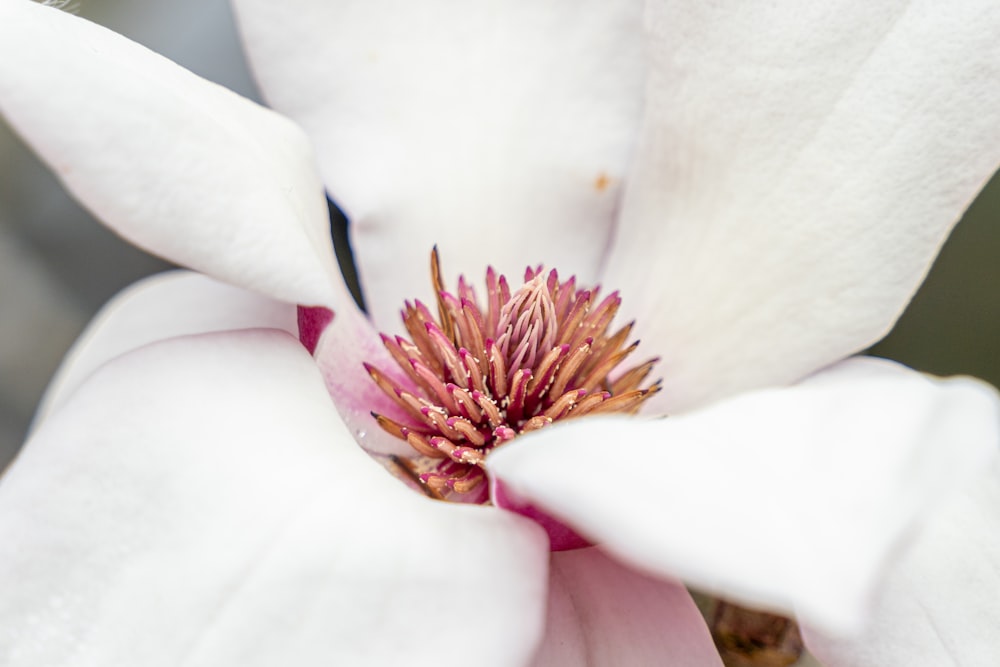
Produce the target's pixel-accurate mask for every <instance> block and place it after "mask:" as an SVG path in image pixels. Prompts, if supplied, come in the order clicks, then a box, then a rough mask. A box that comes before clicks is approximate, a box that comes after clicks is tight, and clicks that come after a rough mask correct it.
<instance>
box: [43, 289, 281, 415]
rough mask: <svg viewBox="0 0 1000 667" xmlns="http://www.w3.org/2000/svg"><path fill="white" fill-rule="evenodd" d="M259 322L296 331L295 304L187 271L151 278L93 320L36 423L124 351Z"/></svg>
mask: <svg viewBox="0 0 1000 667" xmlns="http://www.w3.org/2000/svg"><path fill="white" fill-rule="evenodd" d="M256 328H275V329H283V330H284V331H287V332H289V333H291V334H293V335H294V334H296V333H297V328H296V324H295V307H294V306H290V305H288V304H286V303H280V302H277V301H272V300H271V299H268V298H266V297H262V296H259V295H257V294H254V293H252V292H247V291H245V290H241V289H239V288H238V287H231V286H229V285H226V284H224V283H220V282H218V281H216V280H212V279H211V278H208V277H206V276H203V275H200V274H197V273H190V272H187V271H172V272H169V273H161V274H159V275H157V276H152V277H150V278H146V279H145V280H142V281H140V282H138V283H136V284H134V285H132V286H131V287H129V288H128V289H126V290H124V291H122V292H121V293H120V294H118V295H117V296H115V298H114V299H112V300H111V301H110V302H108V303H107V304H106V305H105V306H104V307H103V308H102V309H101V311H100V312H99V313H98V314H97V315H96V316H95V317H94V319H93V320H92V321H91V322H90V324H89V325H87V328H86V330H84V332H83V334H81V336H80V338H79V339H78V340H77V341H76V343H75V344H74V345H73V348H72V349H71V350H70V352H69V354H67V355H66V359H65V360H64V361H63V363H62V366H60V368H59V371H58V372H57V373H56V375H55V377H54V378H53V379H52V382H51V383H50V384H49V387H48V389H47V390H46V393H45V397H44V398H43V399H42V404H41V406H39V408H38V413H37V415H36V417H35V426H37V425H38V423H40V422H41V421H42V420H44V419H45V418H46V416H47V415H48V414H50V413H51V412H52V411H53V410H55V409H57V408H58V407H59V406H60V405H61V404H62V403H63V402H65V400H66V399H67V398H68V397H69V396H70V395H71V394H72V393H73V392H74V391H75V390H76V388H77V387H79V386H80V383H81V382H83V381H84V380H85V379H86V378H87V377H88V376H89V375H90V374H91V373H92V372H93V371H94V370H95V369H97V368H98V367H100V366H101V365H103V364H104V363H106V362H107V361H110V360H111V359H114V358H115V357H117V356H119V355H122V354H124V353H126V352H129V351H131V350H135V349H137V348H140V347H142V346H143V345H148V344H149V343H153V342H155V341H158V340H166V339H167V338H174V337H176V336H184V335H188V334H197V333H207V332H210V331H226V330H231V329H256Z"/></svg>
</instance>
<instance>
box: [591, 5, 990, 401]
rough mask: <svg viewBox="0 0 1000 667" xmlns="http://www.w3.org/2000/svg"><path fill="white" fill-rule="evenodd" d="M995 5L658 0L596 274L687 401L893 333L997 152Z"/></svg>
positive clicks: (668, 394) (776, 376)
mask: <svg viewBox="0 0 1000 667" xmlns="http://www.w3.org/2000/svg"><path fill="white" fill-rule="evenodd" d="M998 32H1000V5H998V4H997V3H996V2H994V1H993V0H962V1H961V2H957V3H947V4H944V3H939V2H934V0H918V1H910V0H893V1H892V2H881V3H878V5H877V7H873V6H872V5H871V3H864V2H853V1H851V0H840V1H838V2H810V3H802V2H797V1H795V0H786V1H780V2H768V3H759V2H754V3H734V2H727V3H703V2H680V1H677V0H670V1H660V2H652V3H649V8H648V12H647V35H646V41H647V45H648V53H649V57H650V63H649V70H650V79H649V87H648V89H647V100H646V110H645V121H644V125H643V129H642V135H641V138H640V141H639V153H638V155H637V162H636V165H635V171H634V173H633V176H632V178H631V180H630V181H629V184H628V188H627V194H626V197H625V203H624V208H623V212H622V217H621V220H620V224H619V225H618V226H617V227H616V229H615V240H614V248H613V250H612V254H611V259H610V262H609V264H608V266H607V271H606V273H605V275H604V276H603V278H604V280H605V282H606V283H607V284H608V285H613V286H614V287H616V288H621V289H622V293H623V294H625V295H626V296H627V299H626V301H625V303H624V304H623V309H624V312H626V313H628V314H630V315H632V316H637V317H638V327H639V328H638V330H637V331H638V333H639V335H640V336H641V337H642V338H643V340H644V341H646V342H647V344H650V343H652V344H653V345H655V346H657V349H656V352H657V353H658V354H660V355H662V356H663V359H664V361H663V365H662V367H661V368H662V372H663V375H664V381H665V391H664V392H663V393H662V394H661V395H660V396H659V397H657V399H656V400H657V401H658V405H659V406H660V407H661V408H664V409H666V411H668V412H671V411H673V412H676V411H677V410H679V409H685V408H689V407H692V406H694V405H698V404H701V403H704V402H706V401H708V400H711V399H714V398H719V397H721V396H724V395H728V394H732V393H734V392H737V391H740V390H744V389H749V388H753V387H759V386H764V385H769V384H785V383H788V382H793V381H795V380H797V379H799V378H801V377H803V376H805V375H806V374H808V373H811V372H813V371H814V370H816V369H818V368H820V367H822V366H824V365H826V364H828V363H831V362H833V361H835V360H837V359H840V358H843V357H845V356H847V355H849V354H851V353H853V352H855V351H857V350H859V349H862V348H864V347H866V346H867V345H869V344H871V343H872V342H874V341H876V340H878V339H879V338H881V337H882V336H883V335H884V334H885V333H886V331H888V329H889V328H890V327H891V326H892V324H893V322H894V321H895V319H896V318H897V317H898V315H899V313H900V312H902V309H903V308H904V306H905V305H906V303H907V302H908V301H909V299H910V297H911V296H912V294H913V292H914V291H915V290H916V288H917V286H918V285H919V284H920V282H921V281H922V280H923V277H924V275H925V273H926V271H927V269H928V267H929V266H930V263H931V261H932V260H933V258H934V256H935V255H936V253H937V250H938V248H939V246H940V244H941V243H942V242H943V241H944V239H945V237H946V236H947V234H948V231H949V230H950V228H951V226H952V225H953V224H954V223H955V222H956V221H957V220H958V218H959V216H960V215H961V213H962V212H963V211H964V209H965V208H966V206H967V205H968V204H969V202H971V201H972V199H973V197H975V195H976V194H977V193H978V192H979V190H980V189H981V188H982V186H983V184H984V183H985V182H986V180H987V179H988V178H989V177H990V176H991V175H992V174H993V173H994V172H995V171H996V169H997V165H998V159H1000V153H998V151H997V149H996V147H997V146H998V145H1000V86H997V81H1000V40H997V39H996V35H997V34H998Z"/></svg>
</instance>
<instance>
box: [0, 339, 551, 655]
mask: <svg viewBox="0 0 1000 667" xmlns="http://www.w3.org/2000/svg"><path fill="white" fill-rule="evenodd" d="M0 542H2V544H3V545H4V548H3V549H2V550H0V577H2V579H3V589H4V595H3V596H2V597H0V662H2V663H3V664H5V665H11V666H15V665H18V666H19V665H26V666H31V667H34V666H37V665H102V666H114V665H121V666H122V667H132V666H134V665H149V666H152V667H155V666H157V665H163V666H168V665H169V666H173V665H178V664H184V665H192V666H194V665H206V666H209V665H211V666H212V667H217V666H220V665H233V666H240V667H244V666H252V665H276V664H288V665H329V664H331V663H337V664H351V665H364V664H370V665H386V664H426V665H436V664H440V662H441V655H442V651H446V652H447V653H449V654H454V653H458V654H461V655H475V656H476V657H477V664H492V665H511V664H519V663H520V664H523V663H525V662H527V661H528V660H529V659H530V656H531V654H532V651H533V649H534V645H535V642H536V641H538V639H539V638H540V633H541V628H542V623H543V617H544V608H543V605H544V599H545V586H546V582H545V577H546V570H547V561H548V553H547V547H546V540H545V537H544V535H543V534H542V533H541V531H540V530H539V529H538V528H537V527H536V526H534V525H533V524H531V523H530V522H528V521H525V520H522V519H520V518H519V517H516V516H513V515H510V514H508V513H504V512H500V511H496V510H493V509H490V508H483V507H469V506H456V505H447V504H444V503H435V502H432V501H430V500H427V499H425V498H423V497H421V496H419V495H417V494H414V493H412V492H411V491H409V490H408V489H406V488H405V487H403V486H402V485H401V484H400V483H399V482H398V481H397V480H395V479H393V478H391V477H390V476H389V475H387V474H386V473H385V471H384V470H383V469H382V468H381V467H380V466H378V465H377V464H376V463H375V462H373V461H372V460H371V459H370V458H369V457H368V456H367V455H366V454H364V453H363V452H362V451H361V450H360V449H359V448H358V447H357V445H356V444H355V443H354V440H353V438H352V437H351V435H350V434H349V433H348V432H347V431H346V430H345V429H344V428H343V426H342V424H341V422H340V420H339V418H338V417H337V415H336V413H335V411H334V410H333V407H332V405H330V401H329V397H328V395H327V393H326V390H325V388H324V387H323V383H322V381H321V379H320V377H319V374H318V373H317V371H316V368H315V365H314V364H313V362H312V359H311V358H310V357H309V356H308V354H307V353H306V352H305V351H304V350H303V348H302V347H301V345H300V344H299V343H298V342H297V341H296V340H295V339H293V338H292V337H290V336H288V335H287V334H285V333H283V332H278V331H274V330H256V331H242V332H229V333H215V334H202V335H198V336H192V337H186V338H176V339H172V340H170V341H164V342H160V343H155V344H152V345H149V346H147V347H144V348H142V349H140V350H137V351H135V352H132V353H129V354H127V355H124V356H121V357H118V358H117V359H115V360H114V361H112V362H111V363H109V364H107V365H106V366H104V367H103V368H101V369H100V370H98V371H97V372H96V373H94V375H92V376H91V378H90V379H89V380H87V382H86V383H85V384H84V385H83V386H81V388H80V389H78V390H77V392H76V393H75V394H74V395H73V396H72V398H71V399H70V400H69V401H68V402H67V403H66V404H65V405H64V406H63V407H62V409H60V410H59V411H58V412H56V413H55V414H53V415H52V416H51V417H50V418H49V419H48V420H47V421H46V422H45V423H44V424H43V425H42V427H41V428H40V429H39V431H38V432H37V433H36V435H35V436H34V437H33V438H32V440H31V441H30V442H29V443H28V445H27V448H26V450H25V452H24V453H23V455H22V456H21V458H19V459H18V461H17V462H16V463H15V464H14V466H13V467H12V468H11V469H10V471H9V472H8V473H7V475H6V476H5V477H4V478H3V481H2V483H0ZM467 620H468V622H466V621H467Z"/></svg>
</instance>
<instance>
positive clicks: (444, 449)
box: [365, 248, 660, 503]
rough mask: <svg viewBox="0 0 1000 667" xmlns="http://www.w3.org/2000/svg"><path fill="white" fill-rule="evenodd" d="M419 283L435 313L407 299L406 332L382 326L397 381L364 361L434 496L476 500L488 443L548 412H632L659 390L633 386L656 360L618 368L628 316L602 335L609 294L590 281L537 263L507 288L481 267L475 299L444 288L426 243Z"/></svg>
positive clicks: (405, 465)
mask: <svg viewBox="0 0 1000 667" xmlns="http://www.w3.org/2000/svg"><path fill="white" fill-rule="evenodd" d="M431 280H432V283H433V286H434V291H435V293H436V294H437V313H438V314H437V318H435V317H434V315H433V314H432V313H431V311H430V309H428V308H427V307H426V306H425V305H424V304H423V303H421V302H420V301H414V302H413V303H412V304H411V303H410V302H407V303H406V305H405V308H404V310H403V324H404V325H405V327H406V331H407V333H408V334H409V336H410V339H409V340H408V339H406V338H403V337H402V336H396V337H390V336H387V335H385V334H383V335H382V342H383V343H384V344H385V347H386V349H387V350H388V351H389V353H390V354H391V355H392V357H393V359H394V360H395V361H396V363H397V364H398V365H399V367H400V368H401V369H402V371H403V373H404V374H405V376H406V378H408V380H409V381H410V382H409V386H403V385H402V384H401V383H398V382H394V381H392V380H391V379H390V377H389V376H388V375H387V374H386V373H383V372H382V371H380V370H379V369H378V368H375V367H374V366H372V365H370V364H366V365H365V368H366V369H367V370H368V373H369V375H371V377H372V379H373V380H374V381H375V383H376V384H377V385H378V386H379V387H380V388H381V389H382V391H383V392H385V394H386V395H387V396H389V398H391V399H392V400H393V401H395V402H396V403H397V404H398V405H399V406H400V407H401V408H402V409H403V411H404V412H405V413H406V415H407V416H408V417H409V419H408V421H405V422H402V421H395V420H392V419H390V418H388V417H386V416H384V415H380V414H377V413H372V416H373V417H375V419H376V421H377V422H378V424H379V426H381V427H382V428H383V429H384V430H385V431H387V432H389V433H390V434H392V435H394V436H396V437H397V438H400V439H402V440H405V441H406V442H407V443H409V444H410V446H411V447H412V448H413V450H414V452H415V454H416V456H415V457H414V458H413V459H408V460H402V459H398V461H397V462H398V463H399V465H400V466H401V467H402V469H403V470H404V472H405V473H406V474H407V475H408V476H410V477H411V478H412V479H413V480H415V481H418V482H419V483H420V484H421V485H422V486H423V488H424V489H425V491H426V492H427V493H428V495H431V496H432V497H434V498H438V499H442V500H457V501H461V502H476V503H482V502H486V501H488V499H489V497H488V496H489V489H488V486H489V485H488V484H484V482H485V481H486V471H485V468H484V462H485V461H486V457H487V456H488V455H489V453H490V452H491V451H492V450H493V449H495V448H496V447H499V446H500V445H502V444H503V443H505V442H507V441H508V440H511V439H513V438H515V437H517V436H518V435H521V434H522V433H529V432H531V431H537V430H538V429H540V428H544V427H546V426H548V425H549V424H551V423H553V422H555V421H559V420H567V419H575V418H577V417H582V416H584V415H595V414H606V413H610V412H625V413H634V412H636V411H637V410H638V409H639V407H640V406H641V405H642V403H643V402H644V401H645V400H647V399H648V398H649V397H650V396H652V395H653V394H655V393H656V392H657V391H659V389H660V383H659V381H656V382H654V383H652V384H648V385H646V386H645V387H642V386H641V385H643V383H644V382H645V380H646V378H647V376H648V375H649V373H650V371H651V370H652V368H653V365H654V364H655V363H656V362H657V361H658V359H650V360H649V361H646V362H645V363H642V364H639V365H637V366H631V367H628V368H625V369H624V370H622V369H620V368H619V367H620V366H621V365H622V362H624V360H625V359H626V358H627V357H628V356H629V355H630V354H632V352H634V351H635V349H636V347H637V346H638V341H636V342H634V343H631V344H628V345H626V341H627V339H628V337H629V334H630V333H631V331H632V326H633V324H634V323H629V324H627V325H625V326H624V327H622V328H621V329H618V330H617V331H615V332H614V333H610V334H609V333H608V332H609V329H610V326H611V323H612V320H613V319H614V317H615V314H616V313H617V312H618V307H619V305H620V304H621V299H620V297H619V296H618V293H617V292H612V293H611V294H609V295H608V296H606V297H604V298H603V299H601V300H598V298H599V297H598V292H599V290H600V288H598V287H595V288H593V289H579V288H577V286H576V279H575V278H572V277H571V278H570V279H569V280H566V281H563V282H560V280H559V275H558V273H557V272H556V271H555V270H552V271H550V272H548V273H547V274H546V273H545V272H544V271H543V269H542V267H541V266H539V267H537V268H534V269H532V268H530V267H529V268H528V269H527V270H526V271H525V276H524V285H522V286H521V287H520V288H518V289H517V290H516V291H514V292H513V293H512V292H511V289H510V286H509V284H508V282H507V279H506V278H505V277H504V276H502V275H501V276H498V275H497V273H496V272H495V271H494V270H493V268H492V267H490V268H489V269H487V271H486V294H485V299H484V300H483V301H480V300H479V299H478V298H477V296H476V294H475V291H474V290H473V288H472V286H471V285H469V283H468V282H466V280H465V278H464V277H459V280H458V289H457V291H456V292H455V293H452V292H449V291H447V290H446V289H445V287H444V284H443V281H442V279H441V267H440V260H439V258H438V253H437V248H435V249H434V251H433V252H432V253H431Z"/></svg>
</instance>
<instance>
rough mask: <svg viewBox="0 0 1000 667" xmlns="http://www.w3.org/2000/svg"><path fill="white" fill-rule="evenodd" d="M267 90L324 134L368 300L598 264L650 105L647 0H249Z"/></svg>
mask: <svg viewBox="0 0 1000 667" xmlns="http://www.w3.org/2000/svg"><path fill="white" fill-rule="evenodd" d="M234 4H235V6H236V9H237V16H238V19H239V22H240V26H241V28H242V32H243V36H244V40H245V42H246V44H247V46H248V48H249V50H250V55H251V59H252V63H253V66H254V71H255V73H256V74H257V77H258V80H259V81H260V83H261V86H262V88H263V89H264V92H265V95H266V97H267V98H268V101H269V102H270V103H271V104H272V105H273V106H274V107H275V108H276V109H279V110H280V111H282V112H283V113H286V114H288V115H289V116H290V117H291V118H293V119H294V120H296V121H297V122H299V123H301V124H302V126H303V127H304V128H305V129H306V131H307V132H308V133H309V135H310V136H311V137H312V139H313V140H314V142H315V143H316V146H317V150H318V152H319V155H320V162H321V169H322V172H323V177H324V180H325V181H326V184H327V186H328V188H329V189H330V191H331V192H332V195H333V197H334V198H335V199H336V200H337V202H338V203H339V204H341V205H342V206H343V207H344V209H345V210H346V212H347V214H348V215H349V217H350V218H351V221H352V223H353V224H352V234H353V240H354V248H355V250H356V257H357V259H358V263H359V265H360V268H361V277H362V281H363V283H364V287H365V293H366V297H367V300H368V304H369V306H370V308H371V310H372V313H373V314H374V319H375V321H376V322H377V323H378V324H379V325H380V326H381V327H383V328H385V327H386V326H394V327H395V326H398V319H397V315H396V309H397V308H398V307H399V306H400V305H401V304H402V300H403V299H404V298H409V297H413V296H419V297H421V298H423V297H426V296H428V295H430V294H431V292H430V286H429V284H428V281H427V273H426V267H427V259H426V257H427V253H428V252H429V251H430V248H431V246H432V245H433V244H435V243H437V244H438V246H439V248H440V249H441V253H442V256H443V260H444V264H445V268H446V270H447V271H448V272H449V274H448V275H449V276H450V277H454V275H457V274H458V273H459V272H464V273H466V275H467V276H468V277H470V278H473V279H476V280H479V279H480V278H481V276H482V272H483V271H484V269H485V267H486V265H487V264H490V263H492V264H493V265H494V266H496V267H497V268H498V269H499V270H501V271H506V272H510V273H513V274H515V275H520V274H521V273H522V272H523V270H524V268H525V265H526V264H529V263H530V264H532V265H534V264H537V263H539V262H544V263H545V264H547V265H549V266H556V267H558V268H559V269H560V271H564V272H567V273H573V272H576V273H578V274H581V276H582V277H583V278H584V279H586V280H588V281H593V280H594V279H595V278H596V275H597V268H598V265H599V263H600V261H601V258H602V256H603V254H604V252H605V245H606V241H607V239H608V235H609V233H610V227H611V223H612V220H613V217H614V215H615V212H616V209H617V207H618V200H619V193H620V186H621V184H622V182H623V179H624V176H625V172H626V169H627V166H628V162H629V159H630V157H631V153H632V146H633V143H634V138H635V135H636V132H637V129H638V125H639V119H640V115H641V105H642V96H643V86H644V76H645V73H644V67H643V58H642V52H641V46H642V45H641V39H640V30H641V16H640V14H641V3H640V2H637V1H635V0H614V1H611V2H608V1H607V0H586V1H583V2H580V1H569V0H559V1H545V2H508V3H499V4H498V3H480V2H471V3H455V2H449V1H448V0H434V1H431V2H421V3H419V4H413V3H400V2H395V1H393V0H366V1H365V2H336V3H333V2H326V1H323V0H292V1H290V2H280V3H279V2H271V1H270V0H237V1H236V2H235V3H234Z"/></svg>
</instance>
